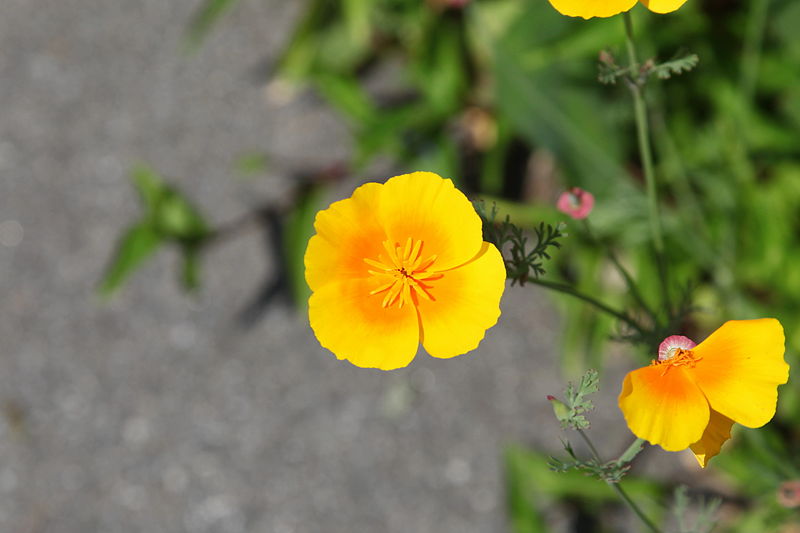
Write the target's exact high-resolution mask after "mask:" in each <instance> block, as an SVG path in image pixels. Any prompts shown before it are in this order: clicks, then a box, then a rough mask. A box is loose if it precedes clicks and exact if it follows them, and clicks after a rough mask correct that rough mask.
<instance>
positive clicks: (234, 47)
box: [0, 0, 629, 533]
mask: <svg viewBox="0 0 800 533" xmlns="http://www.w3.org/2000/svg"><path fill="white" fill-rule="evenodd" d="M198 3H199V2H198V1H194V0H172V1H169V2H165V1H163V0H139V1H136V2H122V1H116V2H114V1H101V0H3V2H2V4H3V5H2V8H1V10H0V295H2V298H0V339H2V341H0V346H1V347H2V348H1V349H0V402H2V406H3V412H4V416H3V417H2V418H1V419H0V531H3V532H13V533H17V532H19V533H45V532H46V533H87V532H95V531H96V532H109V533H111V532H119V533H133V532H143V533H160V532H164V533H173V532H184V531H185V532H209V533H210V532H220V533H240V532H274V533H306V532H309V533H315V532H324V533H339V532H341V533H345V532H347V533H351V532H373V531H374V532H382V533H384V532H385V533H393V532H397V533H400V532H403V533H406V532H418V533H426V532H431V533H434V532H435V533H449V532H453V533H455V532H458V533H465V532H495V531H506V530H507V521H506V513H505V507H504V506H505V503H504V499H503V498H504V493H503V485H502V470H501V452H502V450H503V448H504V446H506V445H507V444H509V443H513V442H522V443H526V444H531V445H537V446H540V447H544V448H546V449H550V450H555V449H557V448H558V446H559V444H558V439H557V435H558V434H559V433H558V427H557V424H556V422H555V421H554V420H553V419H552V414H551V411H550V407H549V404H548V403H547V402H545V401H544V396H545V395H546V394H548V393H558V392H559V391H560V389H561V388H562V385H561V381H562V380H561V377H560V376H559V370H558V366H557V364H556V363H555V361H554V359H555V356H556V354H557V342H558V328H559V320H558V316H557V314H556V312H555V311H554V309H553V307H552V306H551V305H550V304H549V303H548V302H547V300H546V298H545V297H544V295H543V294H541V293H540V292H537V291H535V290H532V289H528V288H526V289H517V288H515V289H514V290H509V291H508V292H507V294H506V296H505V297H504V300H503V312H504V314H503V316H502V317H501V321H500V324H499V325H498V326H497V327H495V328H494V329H492V330H491V331H490V332H489V333H488V335H487V337H486V339H485V341H484V342H483V343H482V345H481V347H480V348H479V349H478V350H477V351H475V352H473V353H472V354H470V355H468V356H463V357H459V358H456V359H453V360H448V361H439V360H435V359H432V358H430V357H428V356H427V355H424V354H420V355H419V356H418V358H417V359H416V360H415V361H414V362H413V363H412V365H411V366H410V367H409V368H407V369H403V370H399V371H395V372H390V373H381V372H378V371H369V370H361V369H357V368H354V367H352V366H350V365H349V364H348V363H346V362H339V361H337V360H336V359H335V357H333V356H332V355H331V354H329V353H327V352H325V350H323V349H322V348H320V347H319V345H318V343H317V342H316V340H315V339H314V336H313V334H312V332H311V330H310V328H309V327H308V324H307V321H306V319H305V317H304V316H302V315H299V314H297V313H295V312H293V311H291V310H290V309H288V308H286V307H280V306H278V307H275V308H273V309H272V310H271V311H270V312H269V313H268V314H267V315H266V317H265V318H264V319H263V320H262V321H261V322H260V323H259V324H258V325H257V326H256V327H255V328H253V329H251V330H249V331H243V330H241V329H240V328H238V327H237V326H236V324H235V322H234V315H235V314H236V312H237V311H238V310H239V309H241V306H242V305H243V304H244V303H245V302H246V301H247V299H248V297H250V296H251V295H252V294H253V291H254V290H255V289H256V288H257V287H258V285H259V283H260V282H261V280H262V278H263V276H264V275H265V274H266V273H269V272H270V269H272V268H273V267H272V265H271V264H270V263H269V261H267V260H266V258H265V257H264V254H263V251H262V248H261V240H260V236H259V235H257V234H246V235H243V236H242V237H240V238H238V239H237V240H234V241H231V242H229V243H226V244H224V245H223V246H220V247H218V248H217V249H215V250H214V252H213V253H212V254H210V255H209V256H208V257H207V261H206V268H205V270H204V281H205V283H204V287H203V289H202V291H201V292H200V293H199V294H198V295H197V296H194V297H187V296H185V295H184V294H182V293H181V291H180V289H179V288H178V285H177V283H176V282H175V267H176V263H177V261H178V258H177V256H176V255H175V254H172V253H169V252H165V253H161V254H159V255H158V257H157V258H156V259H155V260H154V261H152V262H151V263H149V264H148V265H147V266H146V267H145V268H144V269H143V270H141V271H140V272H139V273H138V274H137V275H136V276H135V277H134V279H133V281H132V283H131V284H130V285H129V286H127V287H126V288H125V289H124V290H123V291H122V292H121V293H120V294H119V295H118V296H116V297H115V298H113V299H112V300H110V301H108V302H103V301H101V300H100V299H99V298H97V296H96V293H95V287H96V285H97V282H98V280H99V279H100V277H101V274H102V271H103V268H104V266H105V264H106V261H107V259H108V257H109V255H110V253H111V251H112V250H113V246H114V242H115V239H116V237H117V236H118V235H119V233H120V231H121V230H122V229H123V228H124V227H125V226H126V224H128V223H130V222H131V221H132V220H133V219H134V218H135V216H136V214H137V212H138V206H137V200H136V196H135V194H134V193H133V191H132V190H131V188H130V186H129V183H128V179H127V171H128V169H129V168H130V167H131V166H132V165H134V164H136V163H137V162H140V161H145V162H148V163H150V164H152V165H153V166H154V167H155V168H157V169H158V170H159V171H161V172H163V173H164V174H166V175H168V176H171V177H173V178H174V179H175V180H176V183H178V184H179V185H180V186H181V187H182V188H184V189H185V190H186V191H187V192H188V193H189V195H190V196H191V197H192V198H193V199H194V200H195V201H196V202H197V203H198V204H199V205H200V206H201V207H202V208H203V210H204V211H205V212H206V213H208V215H209V217H210V218H211V219H212V220H213V221H215V222H216V223H224V222H226V221H230V220H232V219H235V218H236V217H237V216H239V215H240V214H242V213H243V212H245V211H246V210H247V209H248V208H249V207H251V206H252V205H253V203H254V201H256V200H257V201H269V200H275V201H278V200H280V199H281V198H283V197H284V196H285V195H286V193H287V191H288V190H289V189H290V188H291V183H290V182H289V181H288V180H287V178H286V174H285V172H282V171H279V170H275V169H273V170H272V171H270V172H268V173H267V175H265V176H260V177H257V178H254V179H251V180H242V179H241V178H237V174H236V172H235V171H233V170H232V167H233V166H234V164H235V162H236V160H237V158H238V157H239V156H240V155H241V154H243V153H247V152H252V151H264V152H268V153H271V154H275V155H277V156H278V158H279V159H280V160H281V165H283V166H284V167H286V168H295V167H307V166H314V165H322V164H326V163H329V162H331V161H335V160H337V159H340V158H343V157H346V156H347V154H348V149H349V144H348V134H347V130H346V128H345V127H344V126H343V125H342V123H341V122H339V121H338V120H337V118H336V116H335V115H333V114H332V113H331V112H329V111H327V110H326V109H325V108H324V106H323V105H322V104H320V103H319V102H317V101H316V100H315V99H313V98H311V97H309V96H307V95H301V96H300V97H298V98H295V99H294V100H292V101H290V102H282V100H281V98H279V96H280V95H279V94H277V93H276V91H275V90H266V89H265V88H264V87H263V86H262V85H261V84H258V83H255V82H254V81H253V72H254V71H255V70H257V69H258V67H259V65H260V64H262V62H263V60H264V59H265V58H266V59H269V58H272V57H275V55H276V54H277V52H278V51H279V50H280V47H281V45H282V44H283V43H284V42H285V40H286V37H287V35H288V33H289V31H290V29H291V26H292V24H293V22H294V21H295V20H296V17H297V15H298V11H299V8H300V6H299V5H298V4H300V3H299V2H298V3H295V2H284V1H281V0H264V1H261V2H255V1H244V2H241V4H240V5H239V6H237V7H236V8H235V9H234V10H233V11H232V12H231V14H230V15H229V16H228V17H226V18H225V19H224V21H223V22H222V24H221V25H220V26H219V27H218V28H217V29H216V30H215V31H214V32H213V33H212V35H211V36H210V37H209V39H208V40H207V41H206V43H205V45H204V46H203V47H202V48H201V49H200V50H199V52H197V53H196V54H194V55H187V54H185V53H182V52H181V46H180V43H181V37H182V32H183V28H184V27H185V25H186V23H187V21H188V20H189V18H190V17H191V15H192V13H193V10H194V9H195V7H196V6H197V4H198ZM273 89H274V87H273ZM276 94H277V96H276ZM377 177H378V176H376V178H377ZM383 177H386V176H383ZM361 178H363V177H361ZM359 179H360V178H359ZM356 183H357V178H353V179H352V180H350V181H349V182H348V183H347V184H346V185H345V186H342V187H341V190H340V191H337V192H336V193H335V194H332V197H331V198H330V200H331V201H332V200H335V199H337V197H335V195H336V194H338V195H339V196H340V197H341V196H345V195H347V194H348V193H349V190H352V188H353V187H354V186H355V184H356ZM614 389H616V386H610V390H609V391H608V393H607V394H606V395H605V396H604V397H603V399H601V405H604V406H605V411H602V410H601V412H600V413H598V417H599V419H600V420H601V421H604V422H605V423H607V424H608V428H609V431H608V433H609V434H610V435H612V437H611V440H612V441H613V443H614V446H615V447H617V448H619V447H620V446H622V445H623V443H624V442H625V441H626V440H627V439H628V438H629V437H628V435H627V434H626V432H625V430H624V426H623V425H622V423H621V417H620V416H619V413H618V412H617V411H615V410H614V409H613V396H614V393H615V390H614ZM603 413H605V414H603Z"/></svg>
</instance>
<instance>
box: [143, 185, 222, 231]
mask: <svg viewBox="0 0 800 533" xmlns="http://www.w3.org/2000/svg"><path fill="white" fill-rule="evenodd" d="M154 215H155V224H156V228H157V229H158V231H159V232H160V233H161V234H162V235H163V236H164V237H166V238H169V239H178V240H188V241H197V240H200V239H202V238H203V237H205V236H207V235H208V231H209V230H208V225H207V224H206V222H205V220H204V219H203V217H202V216H201V215H200V213H199V212H198V211H197V209H195V207H194V206H193V205H192V204H191V203H190V202H189V201H188V200H187V199H186V198H184V197H183V196H182V195H181V193H180V192H178V191H176V190H174V189H171V188H170V189H168V190H167V191H165V193H164V195H163V197H162V198H161V201H160V202H159V203H158V206H157V208H156V212H155V213H154Z"/></svg>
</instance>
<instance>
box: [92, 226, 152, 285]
mask: <svg viewBox="0 0 800 533" xmlns="http://www.w3.org/2000/svg"><path fill="white" fill-rule="evenodd" d="M161 243H162V239H161V237H160V236H159V234H158V232H157V231H156V230H155V229H154V228H153V227H152V226H151V225H150V224H137V225H134V226H131V227H130V228H129V229H128V231H127V232H126V233H125V235H124V236H123V237H122V238H121V239H120V241H119V244H118V246H117V252H116V254H115V256H114V259H113V261H112V262H111V265H110V266H109V267H108V269H107V270H106V274H105V277H104V278H103V281H102V283H101V284H100V289H99V290H100V293H101V294H103V295H104V296H110V295H111V294H112V293H114V292H115V291H116V290H117V289H119V288H120V287H121V286H122V284H123V283H124V282H125V280H127V279H128V277H130V275H131V274H132V273H133V272H134V271H135V270H136V268H138V267H139V265H141V264H142V262H143V261H144V260H145V259H147V258H148V257H149V256H150V255H152V254H153V252H155V251H156V249H157V248H158V246H159V245H160V244H161Z"/></svg>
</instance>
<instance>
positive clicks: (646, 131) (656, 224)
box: [623, 11, 671, 315]
mask: <svg viewBox="0 0 800 533" xmlns="http://www.w3.org/2000/svg"><path fill="white" fill-rule="evenodd" d="M623 19H624V21H625V37H626V39H625V42H626V45H627V48H628V62H629V63H630V65H629V69H630V74H631V79H630V80H629V83H628V87H629V88H630V90H631V95H632V96H633V111H634V116H635V118H636V139H637V141H638V144H639V158H640V159H641V160H642V167H643V170H644V181H645V186H646V189H647V206H648V213H649V215H650V233H651V234H652V236H653V246H654V248H655V260H656V268H657V269H658V277H659V279H660V280H661V295H662V299H663V304H664V308H665V309H667V311H668V315H669V314H670V313H671V304H670V298H669V280H668V275H667V271H666V263H665V261H664V238H663V237H662V232H661V217H660V216H659V212H658V190H657V189H656V173H655V167H654V165H653V152H652V148H651V146H650V123H649V121H648V115H647V104H646V103H645V100H644V94H643V92H642V89H643V87H644V83H645V78H643V77H642V76H641V74H640V73H639V60H638V59H637V57H636V41H634V39H633V19H632V18H631V14H630V12H629V11H626V12H625V13H624V16H623Z"/></svg>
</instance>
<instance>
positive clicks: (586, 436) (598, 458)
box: [576, 428, 603, 463]
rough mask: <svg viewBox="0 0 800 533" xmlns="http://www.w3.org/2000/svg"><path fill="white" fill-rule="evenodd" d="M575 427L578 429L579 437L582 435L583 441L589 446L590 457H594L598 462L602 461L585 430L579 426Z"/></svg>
mask: <svg viewBox="0 0 800 533" xmlns="http://www.w3.org/2000/svg"><path fill="white" fill-rule="evenodd" d="M576 429H577V431H578V434H579V435H580V436H581V437H583V442H585V443H586V445H587V446H588V447H589V451H591V452H592V457H594V460H595V461H597V462H598V463H602V462H603V461H602V460H601V459H600V454H599V453H598V452H597V448H595V447H594V444H593V443H592V441H591V440H589V435H587V434H586V432H585V431H584V430H582V429H580V428H576Z"/></svg>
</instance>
